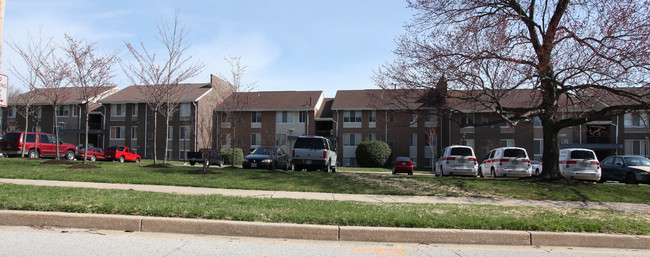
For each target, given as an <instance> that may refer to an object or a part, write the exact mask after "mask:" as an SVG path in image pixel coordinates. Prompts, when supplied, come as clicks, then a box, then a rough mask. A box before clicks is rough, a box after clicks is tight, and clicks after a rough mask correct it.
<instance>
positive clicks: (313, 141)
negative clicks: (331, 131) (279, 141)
mask: <svg viewBox="0 0 650 257" xmlns="http://www.w3.org/2000/svg"><path fill="white" fill-rule="evenodd" d="M323 142H324V140H323V139H320V138H298V140H296V144H295V145H294V146H293V148H306V149H325V143H323Z"/></svg>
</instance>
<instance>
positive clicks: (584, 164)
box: [580, 162, 589, 167]
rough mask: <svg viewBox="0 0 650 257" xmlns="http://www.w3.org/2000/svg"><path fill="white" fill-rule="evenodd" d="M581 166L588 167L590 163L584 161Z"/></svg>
mask: <svg viewBox="0 0 650 257" xmlns="http://www.w3.org/2000/svg"><path fill="white" fill-rule="evenodd" d="M580 166H582V167H587V166H589V163H586V162H583V163H581V164H580Z"/></svg>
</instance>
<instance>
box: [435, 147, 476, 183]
mask: <svg viewBox="0 0 650 257" xmlns="http://www.w3.org/2000/svg"><path fill="white" fill-rule="evenodd" d="M477 172H478V162H476V156H475V155H474V149H472V148H471V147H469V146H464V145H451V146H447V147H445V148H444V149H442V155H441V156H440V158H438V163H437V165H436V169H435V173H436V176H446V175H467V176H474V177H476V175H477Z"/></svg>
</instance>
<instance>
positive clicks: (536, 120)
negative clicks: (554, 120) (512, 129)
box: [533, 117, 542, 127]
mask: <svg viewBox="0 0 650 257" xmlns="http://www.w3.org/2000/svg"><path fill="white" fill-rule="evenodd" d="M533 126H534V127H541V126H542V119H540V118H539V117H535V118H534V119H533Z"/></svg>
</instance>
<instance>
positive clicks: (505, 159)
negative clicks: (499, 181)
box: [478, 147, 532, 177]
mask: <svg viewBox="0 0 650 257" xmlns="http://www.w3.org/2000/svg"><path fill="white" fill-rule="evenodd" d="M478 173H479V175H480V176H490V177H497V176H503V177H505V176H508V177H530V176H531V174H532V167H531V164H530V159H529V158H528V153H527V152H526V149H524V148H521V147H499V148H496V149H493V150H492V151H490V152H489V153H488V155H487V156H486V157H485V158H484V159H483V163H482V164H481V167H479V172H478Z"/></svg>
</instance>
